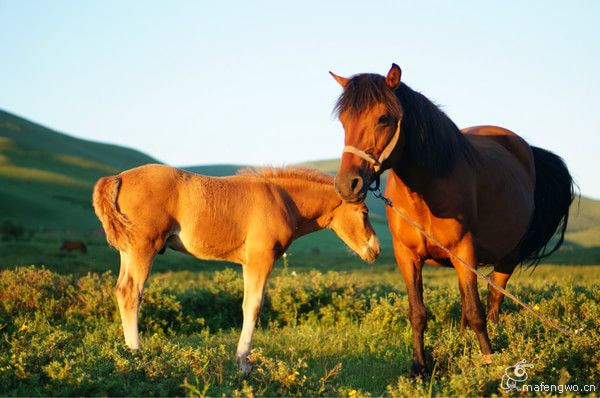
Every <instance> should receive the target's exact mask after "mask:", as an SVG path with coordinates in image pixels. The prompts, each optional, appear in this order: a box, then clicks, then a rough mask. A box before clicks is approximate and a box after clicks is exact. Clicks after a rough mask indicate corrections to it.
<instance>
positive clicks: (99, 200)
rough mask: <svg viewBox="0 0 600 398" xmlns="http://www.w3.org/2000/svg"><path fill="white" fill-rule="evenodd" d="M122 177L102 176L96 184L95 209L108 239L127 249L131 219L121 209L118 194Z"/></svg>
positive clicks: (118, 246)
mask: <svg viewBox="0 0 600 398" xmlns="http://www.w3.org/2000/svg"><path fill="white" fill-rule="evenodd" d="M120 188H121V177H119V176H111V177H102V178H100V179H99V180H98V182H96V185H95V186H94V196H93V204H94V211H95V212H96V216H98V219H99V220H100V222H102V227H103V228H104V233H105V234H106V240H107V241H108V243H109V244H110V245H111V246H114V247H115V248H117V249H118V250H125V249H126V247H127V245H128V243H129V239H130V229H131V221H129V219H128V218H127V216H126V215H125V214H123V213H121V212H120V211H119V205H118V204H117V196H118V195H119V189H120Z"/></svg>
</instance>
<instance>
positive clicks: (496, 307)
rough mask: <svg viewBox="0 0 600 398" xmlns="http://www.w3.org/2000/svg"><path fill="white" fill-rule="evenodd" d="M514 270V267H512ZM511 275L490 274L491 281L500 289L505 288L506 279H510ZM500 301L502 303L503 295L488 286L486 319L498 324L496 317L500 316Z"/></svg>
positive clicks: (497, 272)
mask: <svg viewBox="0 0 600 398" xmlns="http://www.w3.org/2000/svg"><path fill="white" fill-rule="evenodd" d="M513 268H514V267H513ZM511 274H512V271H511V273H508V274H506V273H503V272H499V271H494V272H492V277H491V279H492V281H494V282H496V284H498V285H499V286H500V287H501V288H503V289H504V288H506V284H507V283H508V279H509V278H510V276H511ZM502 301H504V294H502V293H501V292H500V291H498V290H496V289H495V288H493V287H492V286H491V285H489V284H488V300H487V318H488V319H489V320H490V321H492V322H498V317H499V314H500V306H501V305H502Z"/></svg>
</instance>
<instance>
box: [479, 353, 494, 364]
mask: <svg viewBox="0 0 600 398" xmlns="http://www.w3.org/2000/svg"><path fill="white" fill-rule="evenodd" d="M481 363H482V364H484V365H491V364H492V363H494V354H483V355H482V356H481Z"/></svg>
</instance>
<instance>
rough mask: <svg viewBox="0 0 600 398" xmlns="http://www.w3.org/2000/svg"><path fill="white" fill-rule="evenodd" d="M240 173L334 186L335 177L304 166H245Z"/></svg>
mask: <svg viewBox="0 0 600 398" xmlns="http://www.w3.org/2000/svg"><path fill="white" fill-rule="evenodd" d="M237 174H238V175H250V176H259V177H264V178H266V179H267V180H276V179H293V180H302V181H308V182H316V183H318V184H325V185H329V186H331V187H333V177H332V176H330V175H328V174H325V173H322V172H320V171H318V170H315V169H309V168H304V167H258V168H254V167H251V168H245V169H240V170H239V171H238V172H237Z"/></svg>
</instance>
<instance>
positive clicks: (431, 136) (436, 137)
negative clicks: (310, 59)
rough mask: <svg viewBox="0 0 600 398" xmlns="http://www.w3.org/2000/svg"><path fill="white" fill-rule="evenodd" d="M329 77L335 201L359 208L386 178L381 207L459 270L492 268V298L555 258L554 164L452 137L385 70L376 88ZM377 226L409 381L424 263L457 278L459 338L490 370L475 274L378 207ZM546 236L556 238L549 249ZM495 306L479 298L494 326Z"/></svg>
mask: <svg viewBox="0 0 600 398" xmlns="http://www.w3.org/2000/svg"><path fill="white" fill-rule="evenodd" d="M332 75H333V77H334V78H335V79H336V81H337V82H338V83H340V84H341V85H342V87H343V89H344V91H343V93H342V95H341V96H340V98H339V99H338V102H337V105H336V110H337V111H338V114H339V118H340V121H341V122H342V124H343V126H344V130H345V145H346V147H345V148H344V152H343V154H342V161H341V164H340V168H339V170H338V173H337V176H336V178H335V187H336V190H337V191H338V193H339V194H340V196H341V197H342V198H343V199H344V200H345V201H347V202H350V203H359V202H362V201H363V200H364V199H365V196H366V194H367V189H368V187H369V186H370V185H371V184H372V183H373V182H378V181H379V176H380V174H381V173H382V172H383V171H384V170H386V169H391V171H390V174H389V177H388V182H387V187H386V190H385V196H386V197H388V198H390V199H391V201H392V202H393V204H394V206H396V207H397V208H398V209H400V210H401V211H402V212H404V213H405V214H407V215H408V216H409V217H410V218H412V219H413V220H414V221H415V222H416V223H418V224H419V225H420V226H422V228H424V230H425V231H426V232H427V233H428V234H429V235H431V236H432V237H433V238H434V239H436V240H437V241H439V242H440V243H441V244H443V245H444V246H445V247H446V248H448V249H449V250H450V251H451V252H452V253H453V254H454V255H456V256H459V257H460V258H462V259H463V260H465V261H466V262H467V263H468V264H471V265H472V266H475V267H476V266H478V265H481V264H493V265H494V272H493V273H492V276H491V279H492V280H493V281H494V282H495V283H497V284H498V285H500V286H501V287H502V288H504V287H505V286H506V283H507V282H508V279H509V278H510V276H511V274H512V273H513V271H514V269H515V267H516V266H517V265H518V264H519V263H530V264H536V263H538V262H539V261H540V260H541V259H542V258H543V257H545V256H547V255H548V254H550V253H552V252H554V251H555V250H557V249H558V248H559V246H560V245H561V243H562V241H563V238H564V233H565V230H566V227H567V221H568V215H569V206H570V204H571V202H572V200H573V181H572V178H571V175H570V174H569V171H568V169H567V167H566V166H565V164H564V162H563V160H562V159H561V158H560V157H558V156H556V155H555V154H553V153H551V152H548V151H546V150H544V149H541V148H536V147H534V146H530V145H529V144H527V142H525V140H523V139H522V138H521V137H519V136H518V135H516V134H515V133H513V132H511V131H509V130H506V129H504V128H501V127H495V126H478V127H470V128H466V129H463V130H462V131H461V130H459V129H458V127H456V125H455V124H454V123H453V122H452V120H450V118H449V117H448V116H446V115H445V114H444V113H443V112H442V111H441V110H440V109H439V108H438V107H437V106H436V105H434V104H433V103H432V102H431V101H430V100H428V99H427V98H426V97H425V96H423V95H422V94H420V93H418V92H416V91H413V90H412V89H410V88H409V87H408V86H407V85H405V84H404V83H401V82H400V77H401V71H400V68H399V67H398V66H397V65H396V64H393V65H392V68H391V69H390V71H389V72H388V74H387V76H385V77H384V76H381V75H377V74H359V75H355V76H353V77H352V78H344V77H340V76H336V75H334V74H333V73H332ZM490 95H493V93H490ZM387 218H388V221H389V226H390V231H391V233H392V238H393V245H394V253H395V256H396V261H397V262H398V265H399V268H400V271H401V272H402V275H403V277H404V281H405V283H406V290H407V292H408V300H409V312H410V321H411V324H412V330H413V349H414V353H413V365H412V370H411V373H412V374H413V375H418V374H421V373H422V372H423V371H424V370H425V355H424V352H423V351H424V347H423V332H424V329H425V325H426V311H425V306H424V304H423V281H422V277H421V271H422V267H423V262H424V261H425V260H433V261H435V262H436V263H437V264H439V265H446V266H453V267H454V268H455V269H456V273H457V275H458V285H459V289H460V293H461V300H462V316H461V329H464V328H465V327H466V324H467V323H468V324H469V325H470V326H471V328H472V329H473V330H474V331H475V334H476V335H477V339H478V340H479V346H480V348H481V351H482V353H483V354H484V362H486V363H489V362H491V360H492V356H491V354H492V347H491V345H490V340H489V338H488V334H487V325H486V317H485V314H484V311H483V306H482V305H481V302H480V300H479V294H478V292H477V277H476V275H474V274H473V273H472V272H471V271H469V270H468V269H467V268H466V267H465V266H464V265H463V264H462V263H461V262H460V261H458V260H457V259H449V258H448V257H449V256H448V254H447V253H446V252H445V251H443V250H441V249H440V248H439V247H437V246H436V245H435V244H434V243H433V242H431V241H430V240H429V239H427V238H425V237H424V236H423V235H422V234H421V233H420V232H419V231H418V230H416V229H415V228H414V227H412V226H411V225H410V224H409V223H408V222H407V221H406V220H404V219H403V218H401V216H400V215H399V214H398V212H396V211H394V210H393V209H391V208H389V207H387ZM557 229H558V238H557V239H556V240H554V241H551V238H552V237H553V236H554V234H555V233H556V231H557ZM549 242H552V243H550V245H549ZM548 245H549V246H550V247H547V246H548ZM503 298H504V295H503V294H502V293H500V292H499V291H498V290H496V289H494V288H491V287H489V294H488V306H487V317H488V318H489V319H491V320H494V321H495V320H497V319H498V314H499V311H500V305H501V303H502V300H503Z"/></svg>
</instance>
